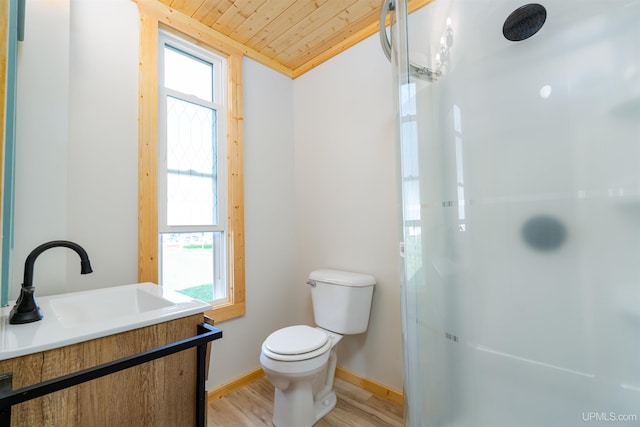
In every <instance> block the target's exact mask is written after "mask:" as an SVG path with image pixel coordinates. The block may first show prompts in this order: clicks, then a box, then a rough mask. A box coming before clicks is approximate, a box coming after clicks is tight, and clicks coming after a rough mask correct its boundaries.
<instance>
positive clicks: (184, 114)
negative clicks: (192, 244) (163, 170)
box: [167, 97, 218, 225]
mask: <svg viewBox="0 0 640 427" xmlns="http://www.w3.org/2000/svg"><path fill="white" fill-rule="evenodd" d="M215 126H216V112H215V110H212V109H210V108H206V107H202V106H200V105H196V104H193V103H190V102H186V101H183V100H180V99H176V98H173V97H167V225H216V224H217V223H218V218H217V216H218V215H217V201H216V188H217V170H216V155H217V153H216V149H215V147H216V144H215V138H216V131H215Z"/></svg>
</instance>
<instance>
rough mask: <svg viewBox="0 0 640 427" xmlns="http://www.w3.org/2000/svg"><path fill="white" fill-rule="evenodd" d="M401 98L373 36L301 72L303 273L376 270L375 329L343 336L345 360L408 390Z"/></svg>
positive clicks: (299, 231) (341, 359)
mask: <svg viewBox="0 0 640 427" xmlns="http://www.w3.org/2000/svg"><path fill="white" fill-rule="evenodd" d="M393 102H394V101H393V93H392V77H391V66H390V64H389V63H388V62H387V60H386V58H385V56H384V54H383V53H382V51H381V49H380V46H379V43H378V39H377V38H376V37H375V36H373V37H370V38H368V39H367V40H365V41H363V42H361V43H359V44H357V45H356V46H354V47H352V48H350V49H349V50H347V51H346V52H343V53H341V54H340V55H338V56H336V57H334V58H332V59H331V60H329V61H327V62H325V63H324V64H322V65H321V66H319V67H317V68H316V69H314V70H312V71H310V72H308V73H306V74H304V75H302V76H301V77H299V78H297V79H296V80H295V81H294V110H295V122H294V129H295V133H294V134H295V150H296V156H295V167H296V176H295V184H296V237H297V241H298V253H299V256H298V263H297V281H298V282H301V281H303V280H304V278H305V277H306V275H307V274H308V273H309V271H311V270H313V269H317V268H336V269H342V270H349V271H355V272H363V273H368V274H372V275H373V276H375V277H376V279H377V282H378V283H377V285H376V288H375V292H374V300H373V306H372V311H371V318H370V323H369V330H368V331H367V333H366V334H363V335H358V336H346V337H345V338H343V340H342V341H341V343H340V344H339V347H338V365H339V366H343V367H345V368H347V369H348V370H351V371H353V372H355V373H357V374H359V375H361V376H364V377H367V378H371V379H374V380H376V381H378V382H381V383H383V384H386V385H388V386H391V387H393V388H396V389H399V390H401V389H402V364H401V360H402V355H401V337H400V283H399V273H398V241H399V239H398V235H397V228H398V216H397V213H398V206H397V200H398V197H397V191H396V175H395V173H396V172H395V163H396V161H395V148H394V141H395V138H394V135H395V127H394V126H395V125H394V108H393V106H394V103H393ZM308 293H309V290H308V289H304V295H305V296H307V295H308ZM308 306H309V304H307V305H306V306H305V307H304V308H305V310H306V312H307V313H310V312H311V310H310V307H308ZM307 318H308V321H310V317H309V316H308V315H307Z"/></svg>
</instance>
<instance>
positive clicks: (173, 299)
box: [0, 283, 211, 360]
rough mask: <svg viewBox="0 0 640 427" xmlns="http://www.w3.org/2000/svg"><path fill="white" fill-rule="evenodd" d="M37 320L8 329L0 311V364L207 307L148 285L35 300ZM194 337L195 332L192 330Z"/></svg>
mask: <svg viewBox="0 0 640 427" xmlns="http://www.w3.org/2000/svg"><path fill="white" fill-rule="evenodd" d="M36 300H37V301H38V304H39V305H40V309H41V310H42V312H43V314H44V318H43V319H42V320H40V321H38V322H33V323H27V324H24V325H10V324H9V312H10V311H11V308H12V307H13V305H14V302H11V303H10V304H9V306H8V307H3V308H2V322H1V324H0V330H1V332H2V337H1V342H0V360H4V359H9V358H12V357H17V356H22V355H25V354H30V353H35V352H38V351H44V350H50V349H52V348H57V347H62V346H65V345H69V344H75V343H78V342H81V341H87V340H90V339H94V338H99V337H103V336H106V335H111V334H115V333H119V332H124V331H128V330H132V329H137V328H141V327H143V326H149V325H153V324H156V323H161V322H166V321H169V320H174V319H178V318H181V317H185V316H190V315H192V314H197V313H202V312H204V311H206V310H209V309H210V308H211V306H210V305H209V304H207V303H204V302H202V301H198V300H194V299H192V298H189V297H187V296H185V295H182V294H179V293H176V292H172V291H168V290H165V289H164V288H162V287H161V286H157V285H155V284H153V283H137V284H133V285H125V286H116V287H111V288H102V289H96V290H90V291H82V292H71V293H67V294H60V295H51V296H44V297H38V295H37V290H36ZM194 334H195V331H194Z"/></svg>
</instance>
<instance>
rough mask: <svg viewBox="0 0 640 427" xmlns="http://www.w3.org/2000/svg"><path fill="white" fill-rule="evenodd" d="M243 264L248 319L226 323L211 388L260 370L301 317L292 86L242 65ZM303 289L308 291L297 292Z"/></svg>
mask: <svg viewBox="0 0 640 427" xmlns="http://www.w3.org/2000/svg"><path fill="white" fill-rule="evenodd" d="M242 73H243V78H242V84H243V87H242V92H243V109H244V111H243V117H244V182H245V185H244V190H245V259H246V298H247V314H246V315H245V316H244V317H241V318H238V319H233V320H229V321H226V322H223V323H220V324H219V325H218V326H219V327H220V328H221V329H222V330H223V334H224V336H223V339H222V340H219V341H215V342H214V344H213V351H212V361H211V370H210V374H209V383H208V384H209V388H213V387H215V386H218V385H220V384H222V383H225V382H228V381H231V380H233V379H235V378H238V377H239V376H241V375H243V374H246V373H247V372H249V371H252V370H254V369H256V368H259V367H260V361H259V357H260V348H261V345H262V342H263V341H264V339H265V338H266V337H267V336H268V335H269V334H270V333H271V332H273V331H275V330H277V329H279V328H282V327H284V326H288V325H292V324H295V323H298V322H300V321H301V319H299V318H298V317H297V314H296V310H292V307H296V306H297V301H296V299H295V297H296V293H295V292H292V291H291V290H292V288H294V287H295V286H296V282H295V271H296V263H297V259H298V250H297V248H296V240H295V227H294V223H295V216H294V210H295V204H294V180H295V176H294V150H293V149H294V146H293V126H292V123H293V82H292V81H291V79H289V78H288V77H285V76H283V75H282V74H280V73H278V72H276V71H273V70H271V69H269V68H267V67H265V66H264V65H261V64H259V63H257V62H255V61H253V60H251V59H247V58H245V59H244V61H243V69H242ZM297 286H302V285H297Z"/></svg>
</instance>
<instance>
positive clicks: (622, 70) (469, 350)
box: [381, 0, 640, 427]
mask: <svg viewBox="0 0 640 427" xmlns="http://www.w3.org/2000/svg"><path fill="white" fill-rule="evenodd" d="M540 2H541V3H540V4H538V5H527V2H526V1H522V0H434V1H432V2H430V3H429V4H427V5H426V6H424V7H422V8H420V9H418V10H417V11H415V12H413V13H411V14H410V15H408V16H407V4H406V0H399V1H393V2H391V1H389V0H385V1H384V2H383V3H384V4H383V9H384V10H385V12H386V10H387V9H391V10H393V12H392V13H391V14H390V15H392V16H394V17H395V22H394V24H393V25H392V26H391V29H390V30H389V34H388V35H387V33H384V34H383V33H381V36H383V37H381V39H382V41H383V45H385V44H387V45H390V47H391V48H390V49H389V52H390V56H391V61H392V64H393V67H394V70H395V71H394V73H395V78H396V79H397V90H396V95H397V105H398V129H399V135H400V144H399V150H398V157H399V158H400V163H401V166H400V168H399V170H400V171H399V182H400V185H401V189H402V224H401V227H402V233H401V236H402V242H401V245H400V255H401V257H402V266H403V269H402V275H403V277H402V292H403V296H402V300H403V345H404V355H405V356H404V369H405V402H406V405H405V407H406V411H405V412H406V414H405V415H406V417H405V420H406V421H405V422H406V424H407V425H410V426H447V427H449V426H451V427H453V426H456V427H514V426H517V427H527V426H531V427H550V426H558V427H568V426H583V425H585V423H587V424H592V425H611V424H612V423H613V424H614V425H640V0H540ZM388 36H390V40H391V41H390V42H389V41H388V39H387V37H388Z"/></svg>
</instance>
